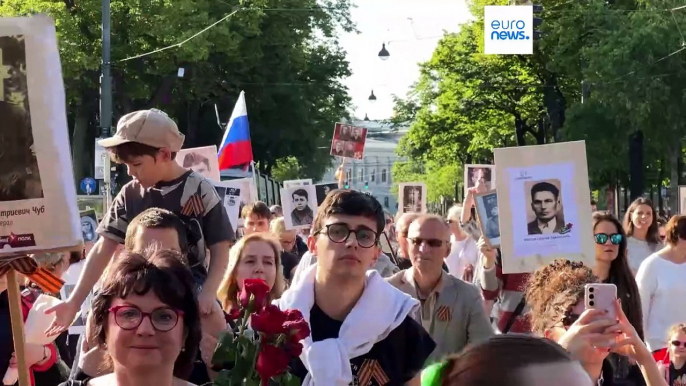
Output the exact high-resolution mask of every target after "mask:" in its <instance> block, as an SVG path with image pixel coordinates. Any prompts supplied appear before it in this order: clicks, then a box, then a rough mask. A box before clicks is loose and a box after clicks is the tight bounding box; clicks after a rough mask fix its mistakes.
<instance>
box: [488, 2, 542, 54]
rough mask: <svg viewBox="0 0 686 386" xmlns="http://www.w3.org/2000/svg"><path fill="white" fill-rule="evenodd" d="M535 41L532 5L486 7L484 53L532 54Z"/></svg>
mask: <svg viewBox="0 0 686 386" xmlns="http://www.w3.org/2000/svg"><path fill="white" fill-rule="evenodd" d="M533 43H534V39H533V7H532V6H531V5H514V6H509V5H507V6H486V7H484V53H486V54H498V55H531V54H533V51H534V44H533Z"/></svg>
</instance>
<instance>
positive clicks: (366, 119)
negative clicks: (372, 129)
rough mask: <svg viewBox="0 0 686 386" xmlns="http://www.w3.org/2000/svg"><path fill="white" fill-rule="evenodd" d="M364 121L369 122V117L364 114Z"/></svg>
mask: <svg viewBox="0 0 686 386" xmlns="http://www.w3.org/2000/svg"><path fill="white" fill-rule="evenodd" d="M364 120H365V121H367V122H369V117H368V116H367V114H366V113H365V114H364Z"/></svg>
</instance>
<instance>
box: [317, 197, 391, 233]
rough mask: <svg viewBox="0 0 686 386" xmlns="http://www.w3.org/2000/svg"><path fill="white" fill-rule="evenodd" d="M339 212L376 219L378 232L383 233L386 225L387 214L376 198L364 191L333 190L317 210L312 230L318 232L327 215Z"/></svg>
mask: <svg viewBox="0 0 686 386" xmlns="http://www.w3.org/2000/svg"><path fill="white" fill-rule="evenodd" d="M337 214H343V215H348V216H362V217H366V218H368V219H370V220H374V221H376V233H377V234H381V232H383V230H384V228H385V227H386V215H385V214H384V211H383V207H382V206H381V204H380V203H379V201H377V200H376V198H374V197H372V196H369V195H366V194H364V193H361V192H358V191H355V190H347V189H336V190H332V191H331V192H330V193H329V194H328V195H327V196H326V198H325V199H324V202H322V204H321V205H320V206H319V210H317V216H316V218H315V219H314V223H313V227H312V231H313V233H314V232H318V231H320V230H321V229H322V227H323V226H324V221H326V218H327V217H330V216H334V215H337Z"/></svg>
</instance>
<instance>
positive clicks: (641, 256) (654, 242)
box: [624, 197, 662, 274]
mask: <svg viewBox="0 0 686 386" xmlns="http://www.w3.org/2000/svg"><path fill="white" fill-rule="evenodd" d="M624 232H626V235H627V236H628V238H627V249H628V252H627V253H628V255H627V256H628V258H629V267H630V268H631V271H632V272H633V273H634V274H636V272H638V268H639V267H640V266H641V263H642V262H643V260H645V259H646V258H648V256H650V255H652V254H653V253H655V252H656V251H657V250H658V249H659V248H661V247H662V241H661V240H660V235H659V233H658V225H657V215H656V214H655V209H653V202H652V201H650V200H649V199H647V198H645V197H639V198H637V199H635V200H634V202H632V203H631V205H629V209H627V211H626V215H624Z"/></svg>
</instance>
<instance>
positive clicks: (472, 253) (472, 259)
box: [445, 206, 479, 283]
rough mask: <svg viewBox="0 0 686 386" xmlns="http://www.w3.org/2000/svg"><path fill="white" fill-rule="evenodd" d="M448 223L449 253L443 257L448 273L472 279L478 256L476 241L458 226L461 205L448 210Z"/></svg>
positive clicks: (459, 277)
mask: <svg viewBox="0 0 686 386" xmlns="http://www.w3.org/2000/svg"><path fill="white" fill-rule="evenodd" d="M447 217H448V220H447V221H448V225H449V226H450V232H451V233H452V234H451V236H450V254H449V255H448V257H446V258H445V264H446V265H447V266H448V273H450V274H451V275H453V276H455V277H456V278H458V279H462V280H464V281H466V282H470V283H471V281H472V279H473V277H474V267H475V266H476V261H477V258H478V256H479V252H478V250H477V249H476V242H475V241H474V239H473V238H471V237H470V236H469V235H468V234H467V232H465V231H464V230H463V229H462V227H461V226H460V218H461V217H462V207H460V206H453V207H452V208H450V210H448V216H447Z"/></svg>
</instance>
